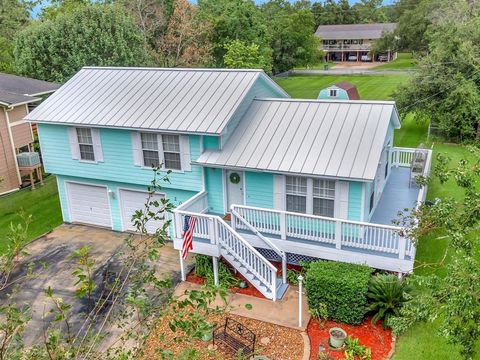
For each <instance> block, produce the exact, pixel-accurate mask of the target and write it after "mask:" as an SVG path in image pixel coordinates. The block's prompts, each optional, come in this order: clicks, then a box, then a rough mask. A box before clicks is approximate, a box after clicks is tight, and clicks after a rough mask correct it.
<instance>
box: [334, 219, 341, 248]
mask: <svg viewBox="0 0 480 360" xmlns="http://www.w3.org/2000/svg"><path fill="white" fill-rule="evenodd" d="M335 248H337V249H341V248H342V222H341V221H340V220H336V221H335Z"/></svg>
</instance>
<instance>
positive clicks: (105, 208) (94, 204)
mask: <svg viewBox="0 0 480 360" xmlns="http://www.w3.org/2000/svg"><path fill="white" fill-rule="evenodd" d="M67 196H68V203H69V209H70V221H72V222H81V223H85V224H93V225H100V226H106V227H109V228H111V227H112V217H111V214H110V204H109V202H108V193H107V188H106V187H104V186H95V185H87V184H76V183H68V182H67Z"/></svg>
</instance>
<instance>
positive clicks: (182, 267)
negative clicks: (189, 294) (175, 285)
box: [178, 250, 187, 281]
mask: <svg viewBox="0 0 480 360" xmlns="http://www.w3.org/2000/svg"><path fill="white" fill-rule="evenodd" d="M178 255H179V257H180V274H181V277H182V281H185V280H186V279H187V277H186V276H185V266H184V265H183V257H182V250H179V251H178Z"/></svg>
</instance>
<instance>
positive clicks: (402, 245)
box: [398, 236, 407, 260]
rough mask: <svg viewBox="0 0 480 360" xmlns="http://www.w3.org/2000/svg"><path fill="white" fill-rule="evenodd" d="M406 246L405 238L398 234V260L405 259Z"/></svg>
mask: <svg viewBox="0 0 480 360" xmlns="http://www.w3.org/2000/svg"><path fill="white" fill-rule="evenodd" d="M406 247H407V239H406V238H405V236H400V238H399V239H398V258H399V259H400V260H403V259H405V251H406Z"/></svg>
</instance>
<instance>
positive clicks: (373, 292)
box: [367, 274, 411, 327]
mask: <svg viewBox="0 0 480 360" xmlns="http://www.w3.org/2000/svg"><path fill="white" fill-rule="evenodd" d="M410 291H411V288H410V286H408V284H407V282H406V280H405V279H399V278H398V277H397V276H395V275H385V274H380V275H377V276H374V277H373V278H372V279H371V280H370V286H369V290H368V293H367V296H368V299H369V300H370V306H369V307H368V310H369V311H372V312H374V315H373V318H372V322H377V321H378V320H383V326H384V327H388V326H389V324H388V323H389V319H390V318H391V317H392V316H400V308H401V307H402V305H403V304H404V303H405V302H407V301H408V299H409V297H408V296H406V294H408V293H409V292H410Z"/></svg>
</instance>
